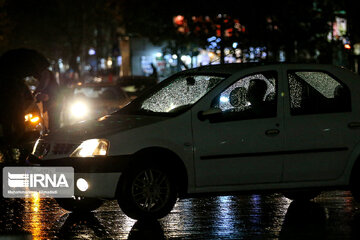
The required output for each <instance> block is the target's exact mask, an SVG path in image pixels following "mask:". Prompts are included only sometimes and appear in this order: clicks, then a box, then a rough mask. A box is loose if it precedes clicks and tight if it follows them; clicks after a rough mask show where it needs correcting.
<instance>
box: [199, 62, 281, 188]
mask: <svg viewBox="0 0 360 240" xmlns="http://www.w3.org/2000/svg"><path fill="white" fill-rule="evenodd" d="M279 77H280V75H279V69H278V68H274V67H273V68H271V70H270V69H269V68H263V69H262V70H259V71H255V72H252V71H249V72H245V73H244V72H243V73H240V74H235V75H233V76H232V77H230V78H229V79H227V81H225V82H223V83H222V84H220V85H219V86H218V87H217V88H215V89H214V91H212V92H211V94H208V95H207V96H206V98H204V99H203V100H202V101H201V102H199V104H197V105H195V106H194V108H193V109H192V127H193V139H194V149H195V151H194V159H195V172H196V186H197V187H198V188H201V187H215V188H216V187H219V186H225V187H226V186H228V188H227V190H236V189H238V186H239V185H246V184H260V183H273V182H279V181H280V179H281V173H282V157H281V156H279V155H278V153H279V152H280V151H282V148H283V143H284V133H283V118H282V111H281V109H282V106H283V104H282V98H281V94H280V93H281V84H280V81H279ZM255 79H256V80H257V81H263V82H265V83H266V86H267V90H266V93H265V96H263V99H262V100H263V103H264V104H265V105H268V106H269V107H268V108H269V109H271V110H270V111H268V112H267V113H265V112H263V111H265V110H264V109H265V108H263V109H262V110H261V111H260V112H256V113H254V112H253V111H249V110H253V109H252V106H251V105H250V103H249V101H248V99H247V97H248V96H247V91H248V89H249V87H250V85H251V84H252V82H253V80H255ZM270 106H271V107H270ZM208 109H210V110H208ZM206 110H208V111H206ZM204 111H205V112H204Z"/></svg>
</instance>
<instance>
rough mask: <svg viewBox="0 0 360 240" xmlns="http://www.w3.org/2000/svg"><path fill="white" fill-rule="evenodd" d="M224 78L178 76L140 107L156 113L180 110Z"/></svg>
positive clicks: (194, 101) (195, 100)
mask: <svg viewBox="0 0 360 240" xmlns="http://www.w3.org/2000/svg"><path fill="white" fill-rule="evenodd" d="M224 78H225V77H219V76H207V75H194V76H179V77H178V78H176V79H174V80H173V81H172V82H171V83H170V84H168V85H167V86H165V87H163V88H161V89H160V90H159V91H157V92H155V93H154V94H153V95H151V96H150V97H149V98H147V99H145V100H144V101H143V102H142V104H141V109H142V110H146V111H151V112H158V113H168V112H177V111H180V110H182V109H184V108H187V107H190V106H192V105H193V104H194V103H196V102H197V101H198V100H199V99H200V98H202V97H203V96H204V95H205V94H206V93H207V92H209V91H210V90H211V89H213V88H214V87H215V86H216V85H217V84H218V83H219V82H220V81H222V80H223V79H224Z"/></svg>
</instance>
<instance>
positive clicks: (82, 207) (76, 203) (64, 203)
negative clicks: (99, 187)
mask: <svg viewBox="0 0 360 240" xmlns="http://www.w3.org/2000/svg"><path fill="white" fill-rule="evenodd" d="M56 202H57V203H58V204H59V205H60V207H62V208H64V209H65V210H68V211H71V212H91V211H93V210H95V209H97V208H99V207H100V206H101V205H102V203H103V201H102V200H101V199H98V198H82V197H76V198H56Z"/></svg>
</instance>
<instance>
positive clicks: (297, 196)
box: [283, 191, 321, 201]
mask: <svg viewBox="0 0 360 240" xmlns="http://www.w3.org/2000/svg"><path fill="white" fill-rule="evenodd" d="M320 193H321V192H320V191H289V192H284V193H283V195H284V196H285V197H286V198H288V199H290V200H294V201H309V200H311V199H313V198H315V197H316V196H318V195H319V194H320Z"/></svg>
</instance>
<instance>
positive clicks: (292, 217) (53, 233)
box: [0, 191, 360, 240]
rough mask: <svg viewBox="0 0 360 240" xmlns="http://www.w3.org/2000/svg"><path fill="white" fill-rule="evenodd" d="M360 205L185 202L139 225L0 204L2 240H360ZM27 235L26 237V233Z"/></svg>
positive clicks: (109, 211)
mask: <svg viewBox="0 0 360 240" xmlns="http://www.w3.org/2000/svg"><path fill="white" fill-rule="evenodd" d="M359 206H360V204H358V203H356V202H355V201H354V200H353V198H352V197H351V194H350V193H349V192H347V191H332V192H325V193H323V194H321V195H320V196H319V197H317V198H316V199H315V200H314V201H311V202H307V203H296V202H292V203H291V202H290V201H289V200H287V199H286V198H284V197H283V196H282V195H280V194H268V195H243V196H221V197H209V198H197V199H184V200H181V201H180V202H178V203H177V204H176V206H175V208H174V210H173V211H172V212H171V213H170V214H169V215H168V216H167V217H165V218H163V219H161V220H160V221H154V222H141V221H139V222H136V221H134V220H132V219H130V218H128V217H126V216H125V215H124V214H123V213H122V212H121V210H120V208H119V207H118V205H117V202H116V201H109V202H107V203H105V204H104V205H103V206H102V207H101V208H99V209H98V210H97V211H95V212H93V213H89V214H82V215H76V214H71V213H69V212H67V211H65V210H63V209H61V208H59V206H58V205H57V204H56V202H55V201H54V200H53V199H39V198H37V197H36V196H35V197H33V198H32V199H26V200H24V199H5V200H4V199H3V200H0V209H1V216H0V239H4V234H1V233H5V232H7V233H9V232H12V233H14V232H16V233H19V232H29V233H31V234H32V236H33V239H35V240H37V239H54V238H56V239H360V225H359V224H360V210H359ZM24 234H25V233H24Z"/></svg>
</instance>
